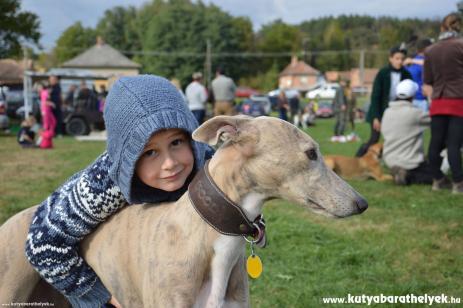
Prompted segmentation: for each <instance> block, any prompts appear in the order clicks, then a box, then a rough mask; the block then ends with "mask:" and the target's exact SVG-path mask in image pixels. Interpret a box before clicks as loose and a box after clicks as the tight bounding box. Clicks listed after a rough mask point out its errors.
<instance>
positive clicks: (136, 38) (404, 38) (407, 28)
mask: <svg viewBox="0 0 463 308" xmlns="http://www.w3.org/2000/svg"><path fill="white" fill-rule="evenodd" d="M9 1H14V0H9ZM439 23H440V21H439V20H431V19H416V18H409V19H398V18H393V17H379V18H375V17H371V16H360V15H341V16H338V17H333V16H328V17H322V18H317V19H312V20H307V21H304V22H302V23H300V24H297V25H291V24H287V23H285V22H283V21H282V20H275V21H273V22H270V23H268V24H266V25H263V26H262V27H261V29H259V30H258V31H256V32H255V31H253V27H252V22H251V20H250V18H249V17H235V16H232V15H230V14H229V13H227V12H225V11H223V10H222V9H221V8H220V7H218V6H216V5H214V4H204V3H203V2H201V1H197V2H196V1H195V2H192V1H191V0H168V1H166V0H152V1H151V2H147V3H146V4H144V5H143V6H141V7H139V8H135V7H133V6H128V7H122V6H116V7H114V8H111V9H109V10H107V11H106V12H105V13H104V15H103V16H102V17H101V18H100V20H99V21H98V23H97V25H96V27H95V28H87V27H84V26H82V24H81V23H80V22H77V23H75V24H73V25H71V26H70V27H68V28H67V29H66V30H65V31H64V32H63V33H62V34H61V36H60V37H59V38H58V40H57V41H56V45H55V47H54V49H53V50H52V51H51V52H50V53H44V54H41V55H39V61H40V62H41V63H42V64H44V65H45V66H55V65H59V64H61V63H63V62H65V61H67V60H69V59H71V58H73V57H75V56H76V55H78V54H79V53H81V52H83V51H84V50H85V49H87V48H89V47H91V46H93V45H94V44H95V42H96V37H97V36H101V37H102V38H103V39H104V40H105V42H107V43H108V44H110V45H111V46H113V47H114V48H116V49H118V50H120V51H121V52H122V53H124V54H125V55H126V56H128V57H129V58H131V59H132V60H133V61H135V62H137V63H140V64H141V65H142V72H144V73H154V74H159V75H163V76H166V77H176V78H178V79H180V80H181V81H182V83H186V82H188V81H189V79H190V76H191V73H192V72H194V71H202V70H203V69H204V64H205V51H206V44H207V43H206V42H207V41H209V42H210V44H211V48H212V55H213V56H212V64H213V65H212V66H213V69H214V67H215V66H216V65H218V64H220V65H222V66H224V67H225V69H226V71H227V73H228V74H229V75H231V76H232V77H233V78H235V80H239V79H242V81H244V82H246V83H247V84H250V85H253V86H258V87H260V88H272V87H274V86H275V85H276V80H277V76H278V73H279V72H280V71H281V70H282V69H283V68H284V67H285V66H286V65H287V64H288V63H289V62H290V57H291V54H298V55H300V56H301V57H302V58H304V59H305V60H306V61H307V62H308V63H309V64H311V65H312V66H314V67H315V68H316V69H318V70H320V71H322V72H323V71H327V70H348V69H350V68H353V67H358V65H359V51H360V50H365V51H366V53H365V67H380V66H382V65H384V64H385V63H386V62H387V50H388V49H389V48H391V47H392V46H395V45H398V44H400V43H401V42H405V43H407V44H408V47H409V49H410V51H411V52H413V51H414V42H416V40H417V39H419V38H423V37H431V38H435V37H437V35H438V32H439Z"/></svg>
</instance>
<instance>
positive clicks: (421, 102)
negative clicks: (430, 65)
mask: <svg viewBox="0 0 463 308" xmlns="http://www.w3.org/2000/svg"><path fill="white" fill-rule="evenodd" d="M431 44H432V42H431V40H430V39H428V38H425V39H421V40H419V41H418V42H417V43H416V49H417V54H416V56H415V57H414V58H413V59H412V58H407V59H405V61H404V64H405V68H406V69H407V70H408V71H409V72H410V74H411V75H412V79H413V81H414V82H416V84H418V91H416V95H415V98H414V99H413V105H415V106H417V107H418V108H420V109H421V110H423V111H425V112H428V111H429V104H428V99H427V97H426V95H424V93H423V91H422V87H423V64H424V50H425V49H426V48H427V47H428V46H430V45H431Z"/></svg>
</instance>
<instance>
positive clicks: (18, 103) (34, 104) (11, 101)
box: [5, 88, 40, 120]
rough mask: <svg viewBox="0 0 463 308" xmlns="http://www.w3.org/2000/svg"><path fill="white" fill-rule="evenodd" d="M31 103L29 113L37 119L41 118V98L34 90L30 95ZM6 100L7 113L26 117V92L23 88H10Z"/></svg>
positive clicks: (10, 115)
mask: <svg viewBox="0 0 463 308" xmlns="http://www.w3.org/2000/svg"><path fill="white" fill-rule="evenodd" d="M30 97H31V102H30V103H31V105H30V106H29V114H31V115H33V116H35V117H36V119H37V120H39V118H40V99H39V96H38V94H37V93H36V92H35V91H34V92H32V93H31V95H30ZM5 101H6V105H7V115H8V116H9V117H11V118H16V119H18V118H19V119H20V118H24V114H25V106H24V92H23V89H20V88H16V89H11V88H10V89H9V90H8V91H7V92H6V93H5Z"/></svg>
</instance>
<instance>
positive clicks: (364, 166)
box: [324, 143, 392, 181]
mask: <svg viewBox="0 0 463 308" xmlns="http://www.w3.org/2000/svg"><path fill="white" fill-rule="evenodd" d="M382 149H383V144H382V143H375V144H373V145H372V146H370V147H369V148H368V152H367V153H366V154H365V155H363V156H362V157H347V156H341V155H326V156H325V157H324V159H325V164H326V166H327V167H328V168H330V169H331V170H333V171H334V172H336V173H337V174H338V175H339V176H340V177H342V178H347V179H354V178H355V179H367V178H373V179H375V180H376V181H387V180H392V176H391V175H389V174H383V171H382V170H381V165H380V157H381V151H382Z"/></svg>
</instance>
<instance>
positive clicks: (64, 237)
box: [26, 152, 127, 307]
mask: <svg viewBox="0 0 463 308" xmlns="http://www.w3.org/2000/svg"><path fill="white" fill-rule="evenodd" d="M110 165H111V162H110V159H109V157H108V154H107V153H106V152H105V153H104V154H102V155H101V156H100V157H98V158H97V160H96V161H95V162H94V163H92V164H91V165H90V166H88V167H87V168H86V169H84V170H83V171H81V172H79V173H77V174H75V175H74V176H72V177H71V178H70V179H69V180H68V181H66V183H65V184H64V185H62V186H61V187H60V188H58V189H57V190H56V191H55V192H54V193H53V194H52V195H51V196H50V197H48V198H47V199H46V200H45V201H43V202H42V203H41V204H40V206H39V207H38V209H37V212H36V214H35V217H34V218H33V221H32V224H31V227H30V230H29V234H28V236H27V242H26V256H27V258H28V259H29V262H30V263H31V264H32V265H33V267H34V268H35V269H36V270H37V271H38V272H39V274H40V276H41V277H42V278H44V279H45V280H46V281H47V282H48V283H50V284H51V285H53V286H54V287H55V288H56V289H58V290H59V291H61V292H62V293H63V294H64V295H65V296H66V297H67V299H68V300H69V301H70V302H71V304H72V305H73V307H98V305H99V306H100V307H101V305H102V304H104V303H105V302H107V301H108V300H109V299H110V296H111V295H110V293H109V292H108V291H107V290H106V288H105V287H104V286H103V284H102V282H101V281H100V279H99V278H98V277H97V275H96V274H95V272H94V271H93V270H92V268H91V267H90V266H89V265H88V264H87V263H86V262H85V261H84V259H83V258H82V257H80V256H79V255H78V248H79V247H78V244H79V243H80V241H81V240H82V239H83V238H84V236H85V235H87V234H89V233H90V232H91V231H93V230H94V229H95V228H96V227H97V226H98V225H99V224H100V223H102V222H103V221H105V220H106V219H107V218H108V217H109V216H111V215H112V214H114V213H115V212H116V211H117V210H119V209H120V208H122V207H123V206H125V205H126V204H127V203H126V202H125V200H124V197H123V195H122V193H121V191H120V189H119V188H118V187H117V186H116V185H115V184H114V182H113V181H112V180H111V179H110V177H109V176H108V170H109V167H110ZM95 298H98V299H100V301H101V303H98V304H96V305H95ZM86 303H88V305H87V304H86ZM91 303H92V304H91Z"/></svg>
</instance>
